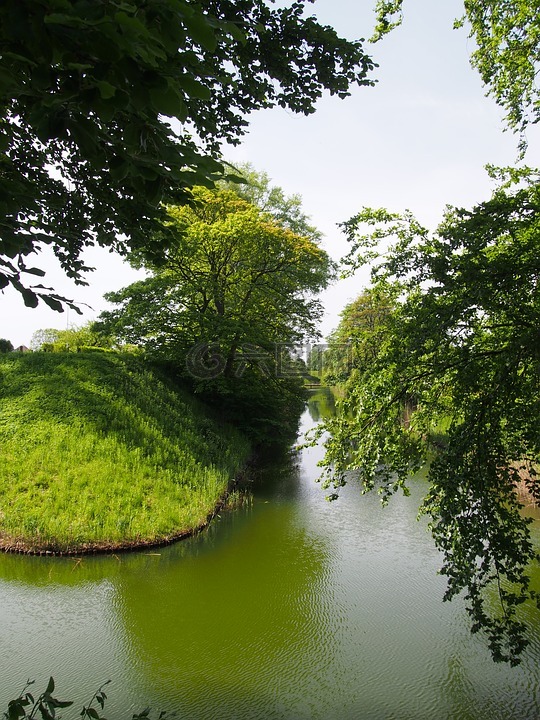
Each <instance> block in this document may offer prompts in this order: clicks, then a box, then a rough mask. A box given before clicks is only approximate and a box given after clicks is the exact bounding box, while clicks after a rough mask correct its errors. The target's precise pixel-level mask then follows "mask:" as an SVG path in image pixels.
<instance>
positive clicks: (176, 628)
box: [0, 398, 540, 720]
mask: <svg viewBox="0 0 540 720" xmlns="http://www.w3.org/2000/svg"><path fill="white" fill-rule="evenodd" d="M320 402H321V400H320V398H319V400H317V398H314V400H313V401H312V403H311V404H310V408H309V411H306V413H305V414H304V416H303V418H302V430H303V431H304V430H306V429H307V428H308V427H310V426H311V425H312V424H313V422H314V419H313V418H316V417H317V415H318V413H319V412H320V411H321V408H320V406H319V404H320ZM321 453H322V451H321V449H320V448H311V449H307V450H304V451H302V452H291V453H288V454H286V455H284V456H283V457H281V458H275V462H273V463H272V466H271V467H268V468H266V469H265V470H264V471H261V473H260V477H258V479H257V482H256V486H255V493H254V500H253V503H252V504H251V505H249V506H247V507H245V508H242V509H240V510H238V511H234V512H227V513H223V514H222V515H221V517H219V518H217V519H216V521H215V522H214V523H213V524H212V525H211V526H210V528H209V529H208V531H206V532H204V533H202V534H200V535H198V536H196V537H194V538H192V539H190V540H187V541H183V542H181V543H178V544H176V545H174V546H171V547H168V548H159V549H157V550H153V551H148V550H147V551H144V552H141V553H134V554H127V555H118V556H113V557H85V558H78V559H77V558H75V559H72V558H69V559H67V558H65V559H58V558H57V559H55V558H32V557H21V556H9V555H5V556H1V557H0V642H1V648H2V653H1V655H0V673H1V677H2V687H1V688H0V694H1V696H0V700H1V702H2V705H1V706H0V707H1V708H2V709H4V708H5V707H6V704H7V701H8V700H9V699H10V698H12V697H14V696H15V695H16V694H17V692H18V691H19V690H20V689H21V687H22V686H23V685H24V682H25V680H26V679H27V678H29V677H30V678H35V679H36V687H38V686H39V687H42V688H44V687H45V685H46V682H47V679H48V677H49V675H50V674H53V675H54V677H55V681H56V685H57V690H58V692H57V695H58V696H59V697H60V698H62V699H63V698H69V699H75V700H76V701H77V703H78V709H80V707H81V706H82V704H83V703H86V702H88V700H89V699H90V697H91V696H92V693H93V692H94V690H95V689H96V688H97V687H98V686H99V685H100V684H101V683H103V682H104V681H105V680H108V679H110V680H111V684H110V685H109V686H108V688H107V694H108V698H109V699H108V703H107V705H106V708H105V709H106V713H105V715H106V717H109V718H114V720H120V718H126V720H127V719H128V718H130V717H131V715H132V713H133V712H134V711H135V710H141V709H143V708H144V707H146V706H147V705H150V706H151V707H152V709H153V710H154V711H159V710H162V709H163V710H165V709H166V710H172V709H174V710H177V711H178V715H179V718H186V719H189V720H203V719H204V720H218V719H219V720H233V719H234V720H247V719H248V718H249V719H250V720H255V719H256V718H260V719H261V720H267V719H268V720H269V719H271V718H276V719H278V718H279V719H283V720H304V719H305V720H308V718H309V719H313V720H315V719H321V720H322V719H328V720H353V719H355V720H392V719H393V720H409V719H410V720H413V719H414V720H424V719H425V720H428V719H429V720H432V719H433V718H437V720H444V719H446V718H447V719H450V718H452V719H454V718H455V719H459V720H499V719H500V720H511V719H513V718H515V719H516V720H526V719H530V720H532V719H533V718H538V717H539V716H540V698H539V692H540V689H539V685H540V675H539V670H538V661H539V659H540V623H539V621H538V617H536V619H535V617H534V613H533V611H532V610H530V611H528V610H526V611H525V614H526V615H527V618H528V620H529V621H530V623H531V646H530V648H529V649H528V651H527V653H526V656H525V658H524V661H523V664H522V665H521V666H520V667H518V668H509V667H507V666H506V665H496V664H494V663H493V661H492V660H491V657H490V655H489V652H488V650H487V647H486V642H485V639H484V638H482V637H481V636H472V635H471V634H470V632H469V624H468V617H467V614H466V611H465V608H464V605H463V603H462V602H461V601H460V600H459V599H458V600H457V601H453V602H451V603H443V602H442V595H443V592H444V588H445V581H444V578H442V577H440V576H438V575H437V569H438V567H439V566H440V564H441V557H440V555H439V554H438V552H437V551H436V550H435V549H434V547H433V544H432V541H431V538H430V536H429V533H428V532H427V529H426V523H425V522H422V521H420V522H419V521H417V519H416V515H417V510H418V505H419V503H420V499H421V497H422V495H423V493H424V492H425V489H426V486H425V482H424V481H423V480H422V479H421V478H417V479H413V480H412V481H411V496H410V497H408V498H405V497H396V498H394V499H393V501H392V502H391V503H390V505H389V506H388V507H387V508H382V507H381V506H380V503H379V500H378V498H377V497H376V496H371V495H368V496H362V495H361V494H360V492H359V488H358V487H357V486H356V485H355V483H354V481H351V482H350V483H349V484H348V485H347V486H346V487H345V488H344V490H343V492H342V493H341V497H340V499H339V500H338V501H336V502H333V503H328V502H326V501H325V499H324V497H325V491H324V490H323V489H322V488H321V487H320V486H319V485H318V484H316V483H315V481H314V480H315V478H316V477H317V475H318V471H319V470H318V468H317V461H318V459H320V457H321ZM535 532H536V533H537V534H538V523H536V525H535ZM63 717H64V718H67V717H77V711H76V710H74V711H72V713H71V714H70V713H69V711H64V712H63ZM156 717H157V712H156Z"/></svg>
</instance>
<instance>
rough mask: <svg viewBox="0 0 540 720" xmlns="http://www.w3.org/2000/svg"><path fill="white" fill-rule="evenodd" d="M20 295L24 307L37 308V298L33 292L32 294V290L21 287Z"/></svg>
mask: <svg viewBox="0 0 540 720" xmlns="http://www.w3.org/2000/svg"><path fill="white" fill-rule="evenodd" d="M21 295H22V296H23V300H24V304H25V305H26V307H31V308H35V307H37V306H38V304H39V300H38V296H37V295H36V293H35V292H32V290H29V289H28V288H24V287H23V288H22V289H21Z"/></svg>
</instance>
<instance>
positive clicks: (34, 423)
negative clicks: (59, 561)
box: [0, 353, 249, 551]
mask: <svg viewBox="0 0 540 720" xmlns="http://www.w3.org/2000/svg"><path fill="white" fill-rule="evenodd" d="M0 398H1V403H0V443H1V446H2V453H1V454H0V496H1V498H2V501H1V508H0V510H1V522H0V540H1V545H2V547H4V548H5V547H17V543H20V544H21V545H22V547H23V548H37V549H50V550H61V551H66V550H74V549H76V548H79V549H81V548H84V547H86V548H88V547H95V546H97V547H108V546H110V547H114V546H115V545H118V544H120V545H123V544H127V545H129V544H132V543H135V544H136V543H138V542H148V541H150V542H151V541H153V542H156V541H160V540H164V539H167V538H170V537H172V536H174V535H175V534H178V533H179V532H181V531H183V530H188V529H190V528H196V527H198V526H199V525H201V524H202V523H203V522H205V520H206V518H207V516H208V514H209V513H211V512H212V510H213V509H214V507H215V505H216V503H217V502H218V500H219V499H220V497H221V496H222V495H223V494H224V492H225V490H226V488H227V485H228V483H229V481H230V480H231V479H232V478H233V476H234V475H235V473H236V472H237V471H238V470H239V468H240V467H241V466H242V464H243V462H244V461H245V459H246V457H247V455H248V453H249V447H248V445H247V442H246V441H245V439H244V438H242V437H241V436H240V435H239V434H238V432H236V431H234V430H233V429H232V428H231V427H228V426H226V425H225V424H223V423H222V422H221V421H217V420H214V416H213V414H212V413H211V411H210V410H209V409H208V408H205V407H204V406H203V405H201V404H200V403H199V402H197V401H196V400H194V399H193V398H192V397H191V396H190V395H189V394H188V393H187V392H186V391H184V390H181V389H180V388H178V387H177V386H176V385H173V384H172V383H171V382H170V381H169V380H168V379H167V378H166V377H165V376H164V375H163V373H161V372H160V371H159V370H158V369H153V370H152V369H150V368H149V367H148V365H147V364H145V363H143V362H142V360H140V359H138V358H136V357H134V356H132V355H120V354H117V353H65V354H61V353H52V354H47V353H31V354H30V353H29V354H10V355H4V356H0Z"/></svg>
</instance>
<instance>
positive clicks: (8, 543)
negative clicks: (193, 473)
mask: <svg viewBox="0 0 540 720" xmlns="http://www.w3.org/2000/svg"><path fill="white" fill-rule="evenodd" d="M254 464H255V460H254V458H253V457H252V458H249V459H248V460H247V461H246V463H245V465H244V467H243V468H242V470H240V471H239V473H238V476H237V477H236V478H234V479H233V480H232V481H231V483H230V485H229V487H228V488H227V490H226V491H225V493H224V494H223V495H222V496H221V497H220V498H219V500H218V502H217V503H216V505H215V506H214V508H213V509H212V510H211V511H210V512H209V513H208V514H207V516H206V518H205V520H204V521H203V522H202V523H200V524H199V525H197V526H196V527H193V528H185V529H183V530H179V531H178V532H175V533H172V534H171V535H168V536H167V537H163V538H159V539H153V540H143V539H141V540H132V541H129V542H119V543H113V542H109V543H108V542H100V543H83V544H81V545H76V546H74V547H73V548H71V547H67V548H66V549H55V548H54V547H53V546H51V545H50V544H47V543H46V544H44V545H42V546H40V545H39V544H36V545H35V546H34V545H32V544H31V543H29V542H27V541H23V540H12V539H10V538H3V537H0V553H5V554H6V555H7V554H9V555H29V556H33V557H77V556H79V555H81V556H87V555H115V554H117V553H128V552H137V551H138V550H145V549H151V548H159V547H166V546H167V545H173V544H174V543H176V542H180V541H181V540H187V539H188V538H190V537H194V536H195V535H198V534H199V533H201V532H203V531H204V530H206V529H207V528H208V527H209V525H210V523H211V522H212V520H213V519H214V518H215V517H216V515H218V514H219V512H221V511H222V510H227V509H228V500H229V497H230V496H231V493H232V492H234V491H235V490H238V489H239V488H240V487H241V486H242V485H245V484H246V476H247V475H248V472H249V468H250V467H252V466H253V465H254ZM232 507H233V506H231V509H232Z"/></svg>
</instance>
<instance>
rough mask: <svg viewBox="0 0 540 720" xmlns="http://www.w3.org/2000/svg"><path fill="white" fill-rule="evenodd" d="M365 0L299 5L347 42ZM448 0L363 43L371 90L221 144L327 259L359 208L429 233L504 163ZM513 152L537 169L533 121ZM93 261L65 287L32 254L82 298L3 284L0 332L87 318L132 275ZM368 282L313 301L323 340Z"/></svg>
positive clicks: (538, 137) (255, 118) (509, 157)
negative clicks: (49, 298) (47, 300)
mask: <svg viewBox="0 0 540 720" xmlns="http://www.w3.org/2000/svg"><path fill="white" fill-rule="evenodd" d="M374 5H375V0H316V2H315V3H314V4H313V5H308V6H307V8H308V12H309V13H310V14H314V15H316V16H317V18H318V19H319V21H320V22H322V23H324V24H328V25H331V26H333V27H334V28H335V29H336V30H337V31H338V33H339V34H340V35H342V36H344V37H347V38H348V39H350V40H355V39H360V38H368V37H369V36H370V35H371V33H372V30H373V26H374V16H373V10H372V8H373V6H374ZM462 9H463V4H462V2H459V1H458V0H405V16H404V22H403V26H402V27H400V28H397V29H396V30H394V31H393V32H392V33H390V35H388V36H387V37H386V38H385V39H384V40H382V41H381V42H379V43H377V44H375V45H370V44H369V43H366V45H365V50H366V52H367V53H368V54H370V55H371V56H372V57H373V58H374V60H375V62H377V63H378V65H379V67H378V68H376V69H375V71H374V73H373V75H372V77H373V79H376V80H377V84H376V86H375V87H360V88H354V89H353V90H352V92H351V96H350V97H348V98H346V99H345V100H340V99H339V98H336V97H329V96H327V97H326V96H325V97H324V98H322V99H321V101H320V102H319V103H318V106H317V112H316V113H315V114H313V115H310V116H308V117H305V116H302V115H295V114H293V113H292V112H289V111H285V110H282V109H273V110H264V111H259V112H257V113H255V114H254V115H252V116H251V118H250V128H249V132H248V133H247V135H246V136H244V138H243V141H242V143H241V145H240V146H238V147H230V148H225V149H224V157H225V158H226V159H227V160H229V161H230V162H232V163H240V162H250V163H251V164H252V165H253V166H254V167H255V169H257V170H260V171H265V172H266V173H268V175H269V176H270V178H271V179H272V182H273V184H275V185H278V186H281V187H282V188H283V189H284V190H285V192H286V193H287V194H299V195H301V196H302V199H303V208H304V211H305V212H306V213H307V214H308V215H309V216H311V218H312V221H313V224H314V225H315V226H316V227H318V228H319V230H321V231H322V232H323V234H324V240H323V247H324V248H325V249H326V250H327V252H328V253H329V254H330V255H331V256H332V257H333V258H334V259H336V260H339V258H340V257H341V256H343V255H344V254H345V253H346V252H347V243H346V241H345V239H344V237H343V235H342V233H341V232H340V230H339V227H338V223H340V222H344V221H345V220H347V219H349V218H350V217H351V216H353V215H355V214H356V213H357V212H358V211H359V210H360V209H361V208H362V207H364V206H370V207H386V208H388V209H389V210H392V211H403V210H405V209H408V210H411V211H412V212H413V213H414V214H415V215H416V217H417V218H418V219H419V220H420V221H421V222H422V223H423V224H424V225H426V226H427V227H429V228H431V229H434V228H435V227H436V226H437V224H438V222H439V221H440V220H441V217H442V213H443V211H444V208H445V206H446V205H453V206H458V207H471V206H472V205H474V204H475V203H477V202H481V201H482V200H485V199H487V198H488V197H489V196H490V193H491V190H492V188H493V185H492V182H491V180H490V179H489V178H488V176H487V173H486V171H485V169H484V167H485V165H486V164H488V163H489V164H493V165H500V166H506V165H513V164H515V162H516V158H517V154H518V153H517V143H518V140H517V137H516V136H515V135H514V134H512V133H511V132H504V124H503V122H502V118H503V112H502V111H501V109H500V108H498V107H497V105H496V104H495V102H494V101H493V100H492V99H491V98H487V97H485V89H484V88H483V87H482V83H481V80H480V78H479V76H478V74H477V73H476V71H475V70H473V69H472V68H471V67H470V65H469V56H470V53H471V51H472V50H473V49H474V44H473V42H472V41H471V40H470V39H468V37H467V32H466V30H453V28H452V25H453V21H454V19H455V18H457V17H459V16H460V15H461V14H462ZM528 141H529V150H528V153H527V156H526V158H525V160H526V163H527V164H528V165H531V166H540V128H538V127H536V128H532V129H530V130H529V132H528ZM84 257H85V259H86V260H87V262H88V264H89V265H91V266H94V267H96V270H95V271H94V272H92V273H89V274H88V276H87V281H88V283H89V287H87V288H81V287H80V286H79V287H77V286H73V285H72V284H71V283H70V282H69V281H68V280H67V279H66V278H65V277H64V276H63V275H62V273H61V271H60V270H59V269H58V267H57V266H56V263H55V261H54V258H52V257H50V256H48V255H46V253H43V257H42V258H40V261H41V263H42V265H41V266H42V267H46V268H48V275H47V277H46V278H45V281H44V284H50V285H53V286H54V288H55V289H56V290H57V291H58V292H60V293H61V294H64V295H66V296H67V297H70V298H73V299H74V300H75V301H77V302H80V303H85V304H86V305H87V306H88V307H85V308H83V309H84V314H83V316H79V315H77V314H76V313H75V312H74V311H69V312H65V313H63V314H59V313H55V312H53V311H51V310H49V309H48V308H46V307H42V305H40V306H39V307H38V308H36V309H29V308H25V306H24V304H23V302H22V299H21V298H20V296H19V295H18V294H17V293H15V292H13V291H10V290H8V291H5V292H4V293H3V294H0V337H4V338H7V339H9V340H11V342H12V343H13V344H14V345H15V346H18V345H21V344H25V345H29V344H30V341H31V338H32V335H33V333H34V332H35V331H36V330H38V329H42V328H49V327H56V328H60V329H63V328H65V327H68V326H71V325H72V324H76V325H80V324H82V323H83V322H86V321H88V320H92V319H94V318H95V317H97V316H98V315H99V313H100V312H101V311H102V310H103V309H105V308H106V307H107V303H106V302H105V301H104V300H103V293H105V292H107V291H111V290H117V289H119V288H121V287H124V286H125V285H128V284H129V283H130V282H133V280H135V279H136V277H137V276H138V275H137V273H135V271H134V270H132V269H131V268H130V267H129V266H128V265H126V264H125V263H123V262H122V261H121V260H120V258H118V257H117V256H115V255H112V254H110V253H108V252H106V251H103V250H99V249H92V250H91V251H89V252H88V253H87V254H86V255H85V256H84ZM368 283H369V278H368V273H367V272H366V271H365V270H363V271H360V272H359V273H358V274H357V275H356V276H354V277H353V278H349V279H348V280H341V281H339V282H337V283H336V284H334V286H333V287H331V288H330V289H329V290H327V291H326V292H325V293H324V294H323V296H322V301H323V303H324V306H325V316H324V320H323V323H322V326H321V331H322V333H323V336H326V335H327V334H328V333H329V332H330V331H331V330H332V329H333V328H334V327H335V326H336V325H337V323H338V322H339V313H340V311H341V310H342V309H343V308H344V306H345V305H346V304H347V303H348V302H350V301H351V300H353V299H354V298H355V297H357V296H358V295H359V294H360V293H361V292H362V290H363V288H365V287H366V286H367V284H368Z"/></svg>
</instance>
